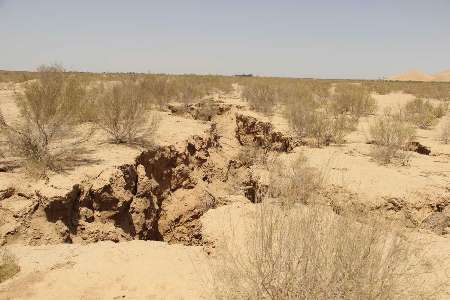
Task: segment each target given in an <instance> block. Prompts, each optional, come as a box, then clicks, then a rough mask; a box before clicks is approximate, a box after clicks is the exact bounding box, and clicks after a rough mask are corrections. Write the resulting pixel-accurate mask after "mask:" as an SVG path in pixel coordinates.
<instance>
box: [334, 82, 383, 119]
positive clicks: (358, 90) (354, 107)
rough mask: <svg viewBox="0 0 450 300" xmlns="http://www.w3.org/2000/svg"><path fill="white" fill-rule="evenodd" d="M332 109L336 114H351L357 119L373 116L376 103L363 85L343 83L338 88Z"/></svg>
mask: <svg viewBox="0 0 450 300" xmlns="http://www.w3.org/2000/svg"><path fill="white" fill-rule="evenodd" d="M330 108H331V109H332V110H333V111H334V113H336V114H351V115H353V116H354V117H355V118H359V117H361V116H363V115H368V114H373V113H374V112H375V110H376V101H375V99H374V98H372V96H371V95H370V93H369V92H368V91H367V90H366V89H365V88H364V86H362V85H359V84H358V85H357V84H351V83H341V84H338V85H337V86H336V89H335V93H334V95H333V97H332V99H331V103H330Z"/></svg>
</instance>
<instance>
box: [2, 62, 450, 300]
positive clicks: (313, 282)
mask: <svg viewBox="0 0 450 300" xmlns="http://www.w3.org/2000/svg"><path fill="white" fill-rule="evenodd" d="M47 71H48V70H47ZM42 72H43V74H44V73H45V71H42ZM52 72H53V71H52ZM44 75H45V74H44ZM72 75H73V74H72ZM416 75H417V74H416ZM419 75H420V74H419ZM419 75H417V76H419ZM73 76H80V78H83V76H85V77H87V76H88V75H80V74H78V75H77V74H75V75H73ZM124 76H125V75H124ZM5 77H6V76H5ZM92 77H93V78H89V79H86V82H87V83H86V82H83V83H82V85H84V86H88V87H89V88H86V90H87V91H88V92H90V91H91V90H93V91H95V88H96V87H97V86H98V85H99V81H102V82H103V85H104V86H103V87H102V88H101V89H100V91H99V92H98V94H99V95H100V96H98V95H97V94H96V96H95V99H94V97H93V98H92V99H94V102H95V101H96V103H101V101H103V100H102V99H103V98H102V97H103V96H101V95H103V94H102V93H104V94H105V95H110V94H107V93H108V90H112V91H115V86H118V87H119V88H120V87H121V86H122V85H121V84H122V83H121V82H122V81H128V80H131V81H133V83H130V84H131V85H133V84H141V81H140V80H142V82H144V83H145V82H147V81H145V80H148V85H145V84H144V83H142V84H141V85H140V87H141V88H142V90H138V91H134V90H132V89H133V88H135V85H133V87H127V85H126V84H124V85H123V88H124V89H126V88H130V89H131V90H132V91H133V93H135V94H139V93H138V92H142V91H143V92H142V93H143V94H145V95H146V93H147V92H148V91H152V93H153V92H154V91H155V90H157V89H156V88H155V87H154V85H151V84H152V83H153V81H155V82H156V81H157V80H167V82H171V81H170V80H175V79H170V78H169V79H165V77H163V79H160V78H156V77H155V78H153V77H151V78H149V79H141V78H131V79H130V78H126V79H123V78H116V77H113V76H112V77H111V78H106V79H105V78H103V79H99V78H98V77H96V76H95V75H92ZM419 77H421V78H419V79H417V80H422V79H423V78H422V77H423V76H419ZM43 78H45V77H37V79H36V78H34V79H30V78H27V80H26V81H21V80H16V81H15V82H6V81H5V82H2V83H0V105H1V106H0V112H1V114H2V115H1V116H2V118H1V120H0V121H1V124H0V125H1V126H2V127H1V128H2V134H1V139H0V141H1V144H0V151H1V152H0V154H1V156H0V245H1V251H3V252H2V253H7V255H6V254H5V255H3V256H4V258H3V264H4V265H5V266H7V264H12V265H14V266H17V267H16V268H17V271H15V272H11V276H7V277H6V276H5V279H2V276H0V299H230V298H231V299H266V298H267V299H295V298H300V299H305V298H307V299H326V298H336V299H450V112H449V109H448V103H449V101H450V84H447V83H435V82H430V83H407V84H408V85H404V86H402V85H400V84H401V83H395V82H389V81H386V83H385V85H383V84H384V82H377V81H367V82H364V81H363V82H356V81H349V82H346V81H332V80H329V81H328V80H324V81H315V80H311V81H303V80H296V79H279V78H239V77H226V78H219V79H214V78H213V79H209V81H207V79H202V78H200V79H198V81H201V80H203V81H205V82H207V84H205V85H207V86H208V87H209V85H212V86H213V88H210V89H208V91H207V92H205V93H201V94H198V95H196V94H194V93H193V94H194V95H192V96H190V97H189V99H187V100H186V99H185V98H183V97H181V98H180V97H171V96H170V95H168V96H165V97H164V99H163V101H156V100H152V102H151V105H150V106H146V107H145V108H144V107H140V106H136V107H137V109H142V110H143V114H142V115H139V116H137V115H134V114H133V115H132V116H131V117H126V118H128V119H126V118H125V119H126V120H129V119H138V120H139V122H138V123H139V124H137V125H136V124H135V125H133V126H138V127H139V132H142V134H141V136H142V139H131V138H129V137H130V135H126V136H125V137H126V138H124V136H121V137H120V138H117V135H116V136H115V140H114V138H112V137H111V136H110V135H108V134H107V133H106V132H107V130H108V128H113V127H111V126H110V123H111V122H109V123H107V121H110V120H106V121H105V120H103V119H102V117H98V116H93V117H92V116H91V115H90V114H89V112H90V110H89V109H90V108H92V110H93V111H94V108H93V107H94V106H87V113H84V115H82V116H81V117H80V118H79V119H80V120H81V119H82V121H79V119H77V121H71V122H70V123H63V121H61V118H54V119H52V120H57V121H58V122H61V124H64V126H67V127H61V128H64V131H61V132H62V134H61V137H58V139H55V141H54V144H51V143H50V142H49V143H48V145H47V144H46V145H45V147H44V150H45V151H47V152H48V153H47V152H46V153H45V157H47V158H48V159H46V160H43V159H41V156H39V158H36V156H33V157H32V158H30V157H31V156H30V155H28V154H27V153H30V152H31V150H30V149H31V148H32V147H31V146H29V145H30V144H33V141H35V140H34V139H37V138H35V136H34V135H32V134H30V136H31V137H30V138H28V137H27V138H28V139H27V140H26V141H27V143H21V144H20V145H16V144H14V141H13V140H12V139H16V140H17V139H21V141H22V137H23V136H26V135H27V134H28V133H29V132H30V131H32V129H30V127H24V126H23V125H20V124H19V123H21V122H25V123H26V117H25V116H26V114H25V113H24V112H27V109H28V110H29V111H33V107H36V105H34V106H33V105H29V104H26V103H34V104H36V102H31V101H28V102H26V100H23V97H25V99H28V100H30V99H32V97H33V95H35V94H33V90H32V87H33V86H34V87H35V88H36V89H38V88H37V87H36V86H35V85H33V82H34V83H36V82H39V80H41V81H40V82H45V81H44V79H43ZM397 79H399V78H397ZM425 79H426V80H431V77H430V78H428V77H426V78H425ZM181 80H186V81H187V82H188V83H187V86H189V84H190V83H189V82H190V81H189V80H192V79H190V78H189V77H188V78H187V79H180V81H181ZM196 80H197V79H196ZM215 80H216V81H215ZM399 80H401V79H399ZM413 80H416V79H413ZM203 81H201V82H202V83H203ZM426 84H430V85H426ZM41 85H44V84H43V83H42V84H41ZM214 85H215V86H214ZM412 85H414V86H412ZM67 86H70V85H69V84H67ZM67 86H66V89H67V90H69V89H68V88H67ZM145 87H148V90H146V89H145ZM119 88H118V89H117V91H118V93H119V92H120V90H119ZM187 90H189V89H187ZM429 90H432V91H433V92H436V91H439V94H437V92H436V93H429V92H428V91H429ZM126 91H129V90H126ZM146 91H147V92H146ZM148 93H149V92H148ZM413 93H415V94H413ZM422 93H424V94H426V95H422ZM427 93H428V94H427ZM135 94H132V93H131V92H130V93H129V94H126V95H127V97H129V98H126V99H131V98H133V97H134V96H130V95H135ZM187 94H188V93H187V92H186V91H185V90H183V95H187ZM20 95H22V96H20ZM23 95H25V96H23ZM111 95H112V96H110V97H114V94H111ZM427 95H428V96H427ZM21 97H22V98H21ZM27 97H28V98H27ZM41 98H42V97H41ZM41 98H39V99H41ZM104 98H105V99H109V98H108V97H106V96H105V97H104ZM18 99H19V100H18ZM20 99H22V100H20ZM33 99H34V98H33ZM133 99H134V98H133ZM152 99H156V97H154V98H152ZM20 101H22V102H20ZM23 101H25V102H23ZM127 101H128V100H127ZM20 103H22V104H20ZM23 103H25V104H23ZM38 103H40V102H38ZM113 103H116V102H111V104H109V105H110V106H113V105H115V104H113ZM118 103H119V102H118ZM125 103H128V104H125V105H128V106H131V105H134V102H131V101H130V102H125ZM130 103H132V104H130ZM355 103H357V104H355ZM344 104H345V105H344ZM27 105H29V106H27ZM83 105H87V104H83ZM89 105H91V104H89ZM92 105H93V104H92ZM346 105H347V106H346ZM55 107H56V106H55ZM80 107H81V106H80ZM80 107H75V108H70V109H69V113H67V112H66V114H64V116H65V117H64V118H62V119H66V118H68V117H67V116H68V115H71V116H73V115H75V114H77V113H78V112H79V111H82V109H81V108H80ZM117 107H119V108H118V109H117V111H120V109H121V108H120V104H117ZM149 107H150V108H149ZM40 109H41V108H40ZM124 110H125V109H124ZM425 110H426V111H427V112H428V110H429V111H430V113H429V114H428V115H426V116H423V115H422V113H423V112H425ZM40 111H41V114H42V115H45V113H47V114H51V113H49V112H48V110H40ZM83 111H84V110H83ZM95 111H96V113H97V114H99V115H100V116H104V115H107V116H109V114H110V112H109V111H108V108H107V107H105V106H103V108H102V106H101V105H100V104H99V106H95ZM397 111H398V112H397ZM310 112H311V113H310ZM28 116H33V117H35V116H36V114H29V115H28ZM40 120H41V122H44V121H42V120H45V118H42V119H40ZM99 120H100V121H99ZM57 121H52V122H54V123H51V122H50V123H49V124H56V122H57ZM325 121H327V122H328V123H325ZM25 123H24V124H25ZM156 123H157V126H156V125H155V124H156ZM26 124H28V125H27V126H32V125H31V123H26ZM41 124H42V123H41ZM69 125H70V129H67V128H69V127H68V126H69ZM312 125H314V126H312ZM21 126H22V127H21ZM51 126H56V125H51ZM24 128H27V130H29V131H27V130H25V129H24ZM52 128H53V127H52ZM446 132H447V133H446ZM146 134H147V135H149V136H150V137H149V138H146ZM48 136H51V135H46V137H48ZM136 136H138V137H139V135H138V134H137V133H136ZM81 137H83V139H82V140H80V141H78V140H77V139H79V138H80V139H81ZM85 137H86V138H85ZM447 139H448V140H447ZM11 145H13V146H11ZM33 145H34V144H33ZM27 147H28V148H27ZM52 147H55V148H52ZM56 147H60V148H63V149H64V150H65V151H66V152H70V155H67V156H61V157H63V159H61V162H58V164H56V163H55V162H54V161H53V160H51V159H55V161H56V154H53V153H56V152H52V151H54V149H56ZM17 149H19V150H20V151H19V150H17ZM24 149H25V150H26V151H25V150H24ZM69 150H70V151H69ZM75 150H76V151H75ZM33 153H34V152H33ZM39 153H40V154H41V153H42V151H41V152H39ZM58 153H59V152H58ZM52 155H53V156H52ZM58 155H59V154H58ZM64 155H65V154H64ZM55 166H58V167H55ZM299 220H301V222H300V223H299ZM299 249H300V250H301V253H300V254H299V252H298V251H300V250H299ZM374 249H376V250H374ZM287 253H289V255H288V254H287ZM305 257H306V258H307V259H309V258H310V257H311V261H310V260H307V262H308V263H305V262H304V259H305ZM313 258H314V259H313ZM224 261H226V262H224ZM0 262H1V261H0ZM286 262H289V267H287V265H288V264H287V263H286ZM292 262H294V263H292ZM309 263H311V265H313V264H314V267H311V270H309V269H308V268H309V267H308V266H309ZM299 266H300V267H299ZM297 268H298V269H297ZM300 268H301V269H300ZM1 270H2V268H0V275H2V274H1ZM302 270H303V271H302ZM393 270H394V271H393ZM369 274H370V276H369ZM366 275H367V278H366V277H365V276H366ZM302 276H303V277H302ZM299 277H302V279H300V278H299ZM267 278H269V279H270V280H269V279H267ZM304 278H306V279H304ZM266 280H268V282H266Z"/></svg>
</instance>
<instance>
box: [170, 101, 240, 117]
mask: <svg viewBox="0 0 450 300" xmlns="http://www.w3.org/2000/svg"><path fill="white" fill-rule="evenodd" d="M167 107H168V109H169V110H170V112H171V113H172V114H174V115H179V116H183V117H185V118H193V119H194V120H202V121H211V120H212V118H213V117H215V116H218V115H219V116H220V115H223V114H224V113H225V112H227V111H229V110H230V109H231V107H232V105H230V104H226V103H223V102H219V101H213V100H205V101H202V102H198V103H190V104H169V105H168V106H167Z"/></svg>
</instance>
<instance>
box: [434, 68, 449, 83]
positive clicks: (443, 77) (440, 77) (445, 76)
mask: <svg viewBox="0 0 450 300" xmlns="http://www.w3.org/2000/svg"><path fill="white" fill-rule="evenodd" d="M433 77H434V81H450V69H448V70H445V71H442V72H439V73H436V74H434V75H433Z"/></svg>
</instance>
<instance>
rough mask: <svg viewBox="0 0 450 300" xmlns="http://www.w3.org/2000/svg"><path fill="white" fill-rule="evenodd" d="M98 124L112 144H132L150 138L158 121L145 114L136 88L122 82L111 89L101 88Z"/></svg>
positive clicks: (154, 117)
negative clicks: (143, 138) (142, 138)
mask: <svg viewBox="0 0 450 300" xmlns="http://www.w3.org/2000/svg"><path fill="white" fill-rule="evenodd" d="M96 104H97V108H96V109H97V113H98V119H97V122H98V125H99V126H100V127H101V128H102V129H103V130H105V132H106V133H107V134H108V135H109V136H110V137H111V138H112V140H113V142H114V143H118V144H120V143H133V142H136V141H137V139H138V138H141V137H143V136H144V131H145V134H146V138H147V139H148V138H151V137H152V136H153V134H154V132H155V131H156V129H157V127H158V123H159V118H158V116H157V115H156V114H155V113H152V112H151V113H150V114H148V113H147V102H146V99H145V98H144V96H143V94H142V93H141V92H140V90H139V89H138V86H137V85H136V84H135V83H134V82H131V81H125V82H122V83H120V84H118V85H115V86H113V87H112V88H103V90H102V92H101V93H100V94H99V96H98V99H97V100H96Z"/></svg>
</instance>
